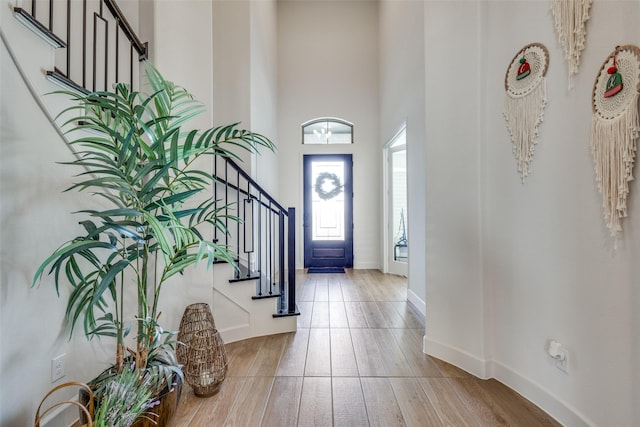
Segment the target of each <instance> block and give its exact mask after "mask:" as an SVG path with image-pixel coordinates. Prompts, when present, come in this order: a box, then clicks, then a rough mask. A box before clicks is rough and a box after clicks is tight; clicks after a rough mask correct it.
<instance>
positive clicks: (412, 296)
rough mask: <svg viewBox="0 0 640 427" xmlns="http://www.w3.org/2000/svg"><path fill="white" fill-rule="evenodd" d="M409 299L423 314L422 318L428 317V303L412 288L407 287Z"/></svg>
mask: <svg viewBox="0 0 640 427" xmlns="http://www.w3.org/2000/svg"><path fill="white" fill-rule="evenodd" d="M407 301H409V304H411V305H412V306H413V308H415V309H416V310H417V311H418V313H420V314H421V315H422V320H424V319H426V317H427V304H425V302H424V300H423V299H422V298H420V297H419V296H418V294H416V293H415V292H413V291H412V290H411V289H407Z"/></svg>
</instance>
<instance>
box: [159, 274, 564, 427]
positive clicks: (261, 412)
mask: <svg viewBox="0 0 640 427" xmlns="http://www.w3.org/2000/svg"><path fill="white" fill-rule="evenodd" d="M296 280H297V283H298V286H299V289H298V301H299V303H298V306H299V309H300V312H301V316H300V317H299V319H298V331H297V332H295V333H288V334H280V335H274V336H268V337H258V338H253V339H249V340H245V341H240V342H235V343H231V344H228V345H227V346H226V348H227V353H228V357H229V371H228V373H227V378H226V380H225V382H224V383H223V385H222V388H221V390H220V392H219V393H218V394H216V395H214V396H212V397H209V398H198V397H196V396H195V395H194V394H193V392H192V391H191V389H190V388H189V386H186V385H185V387H184V389H183V393H182V401H181V404H180V406H179V408H178V414H177V416H176V417H175V418H174V421H173V424H172V426H174V427H178V426H180V427H182V426H184V427H186V426H190V427H195V426H202V427H204V426H207V427H212V426H240V427H248V426H279V427H284V426H296V425H297V426H321V427H328V426H349V427H356V426H385V427H387V426H444V425H450V426H498V425H508V426H556V425H559V424H558V423H557V422H555V421H554V420H553V419H552V418H550V417H549V416H548V415H546V414H545V413H544V412H543V411H541V410H540V409H538V408H537V407H536V406H534V405H532V404H531V403H529V402H528V401H526V400H524V399H522V398H521V397H520V396H519V395H518V394H516V393H514V392H513V391H511V390H510V389H508V388H506V387H504V386H503V385H502V384H500V383H499V382H497V381H495V380H489V381H483V380H479V379H476V378H474V377H472V376H471V375H469V374H467V373H465V372H463V371H461V370H459V369H457V368H455V367H454V366H452V365H449V364H447V363H444V362H442V361H440V360H437V359H435V358H432V357H429V356H426V355H424V354H423V353H422V337H423V335H424V323H423V320H422V319H421V318H420V317H419V316H418V315H417V314H416V313H415V312H414V310H413V309H412V308H411V307H409V306H408V305H407V303H406V281H405V279H404V278H400V277H398V276H391V275H384V274H382V273H380V272H379V271H375V270H348V271H347V273H346V274H304V273H302V272H300V273H299V274H298V275H297V279H296ZM214 317H215V313H214Z"/></svg>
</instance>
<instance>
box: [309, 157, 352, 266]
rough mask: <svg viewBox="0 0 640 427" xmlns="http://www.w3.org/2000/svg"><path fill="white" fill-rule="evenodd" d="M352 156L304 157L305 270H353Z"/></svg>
mask: <svg viewBox="0 0 640 427" xmlns="http://www.w3.org/2000/svg"><path fill="white" fill-rule="evenodd" d="M352 175H353V162H352V158H351V154H314V155H305V156H304V266H305V267H347V268H350V267H353V186H352V182H351V177H352Z"/></svg>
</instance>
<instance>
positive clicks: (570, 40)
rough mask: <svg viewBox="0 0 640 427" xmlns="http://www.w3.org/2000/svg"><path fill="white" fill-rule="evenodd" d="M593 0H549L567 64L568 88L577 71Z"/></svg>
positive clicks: (571, 84) (570, 86)
mask: <svg viewBox="0 0 640 427" xmlns="http://www.w3.org/2000/svg"><path fill="white" fill-rule="evenodd" d="M592 2H593V0H551V13H552V15H553V21H554V23H555V26H556V32H557V33H558V40H559V41H560V44H561V45H562V47H563V49H564V57H565V59H566V60H567V62H568V66H569V89H571V88H572V87H573V78H572V77H573V75H574V74H577V73H578V67H579V66H580V55H581V54H582V50H583V49H584V45H585V42H586V38H587V21H588V20H589V9H590V8H591V3H592Z"/></svg>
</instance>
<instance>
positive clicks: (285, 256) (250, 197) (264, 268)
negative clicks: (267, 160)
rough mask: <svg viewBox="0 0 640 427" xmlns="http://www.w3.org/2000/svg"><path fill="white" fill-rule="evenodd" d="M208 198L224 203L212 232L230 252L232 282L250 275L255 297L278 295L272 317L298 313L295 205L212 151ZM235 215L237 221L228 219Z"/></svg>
mask: <svg viewBox="0 0 640 427" xmlns="http://www.w3.org/2000/svg"><path fill="white" fill-rule="evenodd" d="M214 174H215V175H216V177H217V181H218V182H217V184H216V185H215V186H214V189H213V197H214V199H215V200H220V201H221V204H222V205H224V206H225V207H224V210H225V212H224V213H223V214H222V215H223V218H225V221H226V222H225V226H226V227H225V228H226V229H227V230H228V232H227V233H224V234H223V235H221V234H220V232H219V231H218V230H216V233H217V234H216V236H215V237H214V238H215V239H216V240H217V241H218V243H219V244H222V245H225V246H226V247H227V248H228V249H229V250H230V251H231V252H232V253H234V254H236V262H237V264H238V268H237V269H236V271H235V277H234V279H232V280H231V281H232V282H237V281H242V280H256V295H255V296H254V299H259V298H272V297H277V298H280V300H279V305H278V310H277V313H276V314H274V317H279V316H291V315H298V314H300V313H299V312H298V310H297V307H296V303H295V302H296V297H295V292H296V283H295V230H296V226H295V208H291V207H290V208H287V209H285V208H284V207H282V206H281V205H280V204H279V203H278V202H277V201H276V200H275V199H274V198H273V197H272V196H271V195H269V193H267V192H266V191H265V190H264V189H263V188H262V187H261V186H260V185H259V184H258V183H257V182H255V181H254V180H253V179H252V178H251V177H250V176H249V174H247V173H246V172H245V171H244V170H242V169H241V168H240V167H239V166H238V165H237V163H235V162H234V161H233V160H232V159H230V158H228V157H224V156H216V160H215V163H214ZM233 217H236V218H238V219H239V221H233V220H232V218H233Z"/></svg>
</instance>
